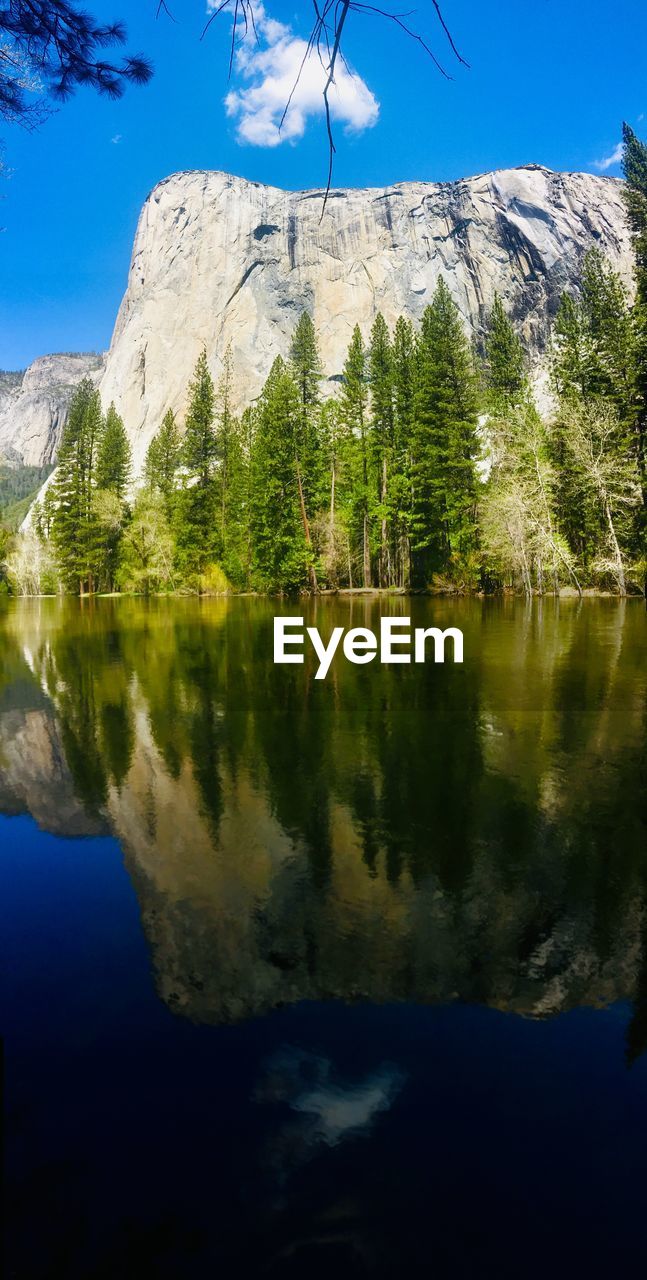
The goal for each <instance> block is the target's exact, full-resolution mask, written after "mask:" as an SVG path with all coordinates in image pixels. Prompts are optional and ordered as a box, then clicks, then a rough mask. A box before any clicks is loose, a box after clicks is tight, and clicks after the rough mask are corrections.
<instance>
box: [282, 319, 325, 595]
mask: <svg viewBox="0 0 647 1280" xmlns="http://www.w3.org/2000/svg"><path fill="white" fill-rule="evenodd" d="M290 369H291V372H292V376H293V378H294V381H295V383H296V386H297V388H298V391H299V399H300V402H301V414H300V417H299V425H298V430H297V432H296V435H295V440H294V449H295V465H296V474H297V483H298V486H299V500H300V506H301V512H302V522H303V529H304V536H305V539H306V544H307V545H308V546H309V547H311V546H312V536H311V531H310V525H311V522H312V519H313V517H314V514H315V512H316V510H317V508H318V506H319V501H320V498H321V496H322V494H321V487H322V480H323V476H322V463H323V459H322V456H321V449H320V441H319V438H318V432H317V427H318V425H319V420H320V419H319V412H318V410H319V383H320V381H321V378H322V366H321V359H320V356H319V348H318V345H317V335H316V333H315V327H314V324H313V323H312V319H311V317H310V316H309V315H308V313H307V312H306V311H304V313H303V315H302V316H301V318H300V320H299V322H298V324H297V327H296V329H295V331H294V335H293V337H292V343H291V345H290ZM310 585H311V587H312V589H313V590H314V591H316V589H317V575H316V569H315V565H314V558H313V557H311V563H310Z"/></svg>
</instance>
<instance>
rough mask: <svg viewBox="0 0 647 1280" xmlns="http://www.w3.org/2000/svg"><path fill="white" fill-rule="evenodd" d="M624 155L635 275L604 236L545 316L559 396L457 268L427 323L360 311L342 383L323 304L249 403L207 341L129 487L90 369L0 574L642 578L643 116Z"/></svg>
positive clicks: (485, 583) (611, 582) (120, 429)
mask: <svg viewBox="0 0 647 1280" xmlns="http://www.w3.org/2000/svg"><path fill="white" fill-rule="evenodd" d="M624 173H625V178H626V184H625V201H626V206H627V217H628V220H629V224H630V229H631V234H632V240H633V246H634V252H635V282H634V283H635V288H634V290H632V293H631V294H629V293H628V292H627V290H626V289H625V287H624V285H623V283H622V281H621V280H620V278H619V277H618V276H617V275H616V274H615V272H614V271H613V270H612V268H611V266H610V264H609V263H608V262H607V261H606V260H605V259H604V257H603V256H602V255H601V253H600V252H599V251H598V250H593V251H591V252H590V253H588V255H587V256H586V258H585V260H584V262H583V267H582V275H581V287H580V290H579V294H578V296H577V297H573V296H570V295H565V296H563V297H562V299H561V303H560V306H559V309H558V312H557V314H556V316H555V318H554V322H553V326H552V334H551V339H550V346H549V366H550V382H551V399H552V404H553V409H552V411H551V413H550V414H549V415H547V414H540V412H539V411H538V409H537V407H536V405H535V402H534V399H533V394H532V390H531V385H530V382H529V369H528V362H527V357H526V352H525V351H524V347H523V344H522V341H521V339H520V338H519V336H518V335H517V333H516V331H515V328H514V326H513V324H512V320H511V318H510V317H509V316H508V315H507V314H506V311H505V308H504V306H503V304H502V302H501V300H500V299H499V298H498V297H495V299H494V304H493V307H492V310H491V312H490V314H489V316H488V317H487V322H486V325H485V330H484V333H483V336H482V339H481V341H480V343H479V345H478V347H477V346H476V345H475V344H472V343H470V341H469V339H468V337H467V336H466V333H465V329H464V326H463V322H462V319H461V316H460V314H459V312H458V309H457V307H456V304H455V303H454V301H453V299H452V296H451V293H450V291H449V289H448V287H447V285H446V283H445V281H444V280H443V278H442V277H441V278H440V279H439V281H438V285H437V287H436V291H435V293H434V296H433V299H432V301H431V303H430V305H429V306H428V307H427V308H426V310H425V312H424V314H423V316H422V320H421V323H420V325H419V326H414V325H413V324H412V322H411V321H410V320H409V319H407V318H405V317H400V318H399V319H398V320H397V323H396V324H395V326H394V327H393V328H392V329H390V328H389V326H388V325H387V324H386V322H385V320H384V318H383V316H382V315H380V314H378V315H377V317H376V319H375V321H374V323H373V326H372V328H371V330H370V333H362V332H361V330H360V328H359V327H358V326H355V329H354V331H353V333H352V337H351V340H350V344H349V347H348V351H347V354H346V359H345V363H344V367H343V371H342V378H341V384H340V385H339V384H335V390H334V393H332V392H330V390H327V389H326V387H325V380H324V373H323V368H322V364H321V359H320V355H319V348H318V339H317V333H316V330H315V326H314V324H313V321H312V318H311V317H310V315H309V314H307V313H304V314H302V316H301V317H300V319H299V321H298V323H297V325H296V328H295V330H294V334H293V337H292V342H291V347H290V352H289V357H288V358H287V359H283V358H281V357H277V359H276V360H275V361H274V364H273V366H272V368H271V371H270V373H269V376H268V378H267V381H266V383H265V386H264V388H263V391H262V393H261V395H260V397H259V398H258V399H257V400H256V401H254V403H251V404H249V405H248V406H247V407H246V408H245V409H244V410H243V411H242V412H241V413H238V412H236V411H235V406H237V405H238V404H239V403H240V396H239V394H238V389H237V386H236V368H235V358H234V355H233V353H232V351H231V350H228V351H227V354H226V357H225V360H224V368H223V373H222V376H221V378H220V381H219V382H218V384H217V385H214V382H213V380H212V377H211V374H210V371H209V359H208V357H209V353H208V352H206V351H203V352H202V354H201V355H200V357H199V359H198V361H197V365H196V367H195V371H194V375H193V379H192V381H191V383H190V385H189V387H188V388H187V409H186V415H185V419H184V422H183V424H182V427H180V424H179V423H178V421H176V418H175V416H174V414H173V412H172V411H170V410H169V411H168V412H167V413H166V416H165V417H164V419H163V421H162V422H160V424H159V429H158V431H157V434H156V435H155V437H154V439H153V440H152V443H151V444H150V447H149V449H148V454H147V457H146V463H145V468H144V475H143V477H142V478H141V480H140V481H139V483H138V485H137V486H133V483H132V481H133V474H132V461H131V454H130V446H129V442H128V433H127V429H126V426H125V424H124V422H123V421H122V419H121V418H120V416H119V414H118V413H117V411H116V409H115V407H114V405H110V406H109V407H108V408H107V411H106V412H105V413H104V411H103V409H102V405H101V402H100V398H99V393H98V392H97V391H96V390H95V388H94V387H93V385H92V383H91V382H90V381H85V382H83V383H81V385H80V386H79V388H78V389H77V391H76V394H75V396H74V399H73V402H72V405H71V408H70V412H69V416H68V420H67V424H66V426H65V429H64V434H63V438H62V442H61V447H60V452H59V458H58V466H57V469H56V472H55V473H54V476H53V477H52V479H51V482H50V483H49V484H48V485H47V486H46V488H45V490H44V492H43V493H42V494H41V497H40V499H39V500H38V502H37V503H36V504H35V505H34V507H33V508H32V517H31V528H30V529H29V531H28V532H27V533H25V534H23V535H20V536H15V535H12V534H11V533H10V531H9V530H7V529H4V530H0V562H2V564H3V569H2V574H3V581H2V583H0V589H4V590H5V591H13V592H15V593H17V594H39V593H41V592H51V591H58V590H64V591H66V592H70V593H75V594H86V593H94V592H114V591H128V592H141V593H144V594H148V593H151V592H159V591H189V592H198V593H207V594H210V593H219V592H222V591H229V590H234V591H260V592H272V593H288V592H297V591H311V592H314V591H318V590H336V589H347V588H351V589H353V588H364V589H365V588H380V589H386V590H388V589H392V590H396V589H400V590H435V591H447V592H451V591H457V592H470V591H484V592H491V591H497V590H503V589H508V590H516V591H522V592H524V593H525V594H526V595H529V596H530V595H533V594H543V593H545V592H557V591H560V590H562V589H564V588H565V587H570V588H571V589H572V590H573V591H576V592H580V593H581V592H582V591H583V590H584V589H597V590H609V591H613V592H617V593H619V594H621V595H624V594H628V593H630V592H641V591H644V583H645V576H646V572H647V560H646V552H645V533H646V528H647V524H646V514H645V512H646V507H645V503H646V497H647V477H646V470H647V467H646V461H647V450H646V443H645V429H646V424H647V146H646V145H645V144H644V143H642V142H641V141H640V140H639V139H638V138H637V137H636V135H635V134H634V133H633V131H632V130H631V129H630V128H629V127H628V126H625V127H624ZM329 386H330V384H328V387H329Z"/></svg>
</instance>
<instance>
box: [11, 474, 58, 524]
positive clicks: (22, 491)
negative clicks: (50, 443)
mask: <svg viewBox="0 0 647 1280" xmlns="http://www.w3.org/2000/svg"><path fill="white" fill-rule="evenodd" d="M51 473H52V467H51V466H48V467H25V466H18V467H9V466H0V521H1V522H2V523H3V524H5V525H7V527H8V528H10V529H17V528H18V527H19V526H20V524H21V523H22V521H23V520H24V518H25V516H26V514H27V511H28V510H29V507H30V506H31V503H32V502H33V500H34V497H35V495H36V494H37V493H38V491H39V489H40V488H41V487H42V485H43V484H44V483H45V481H46V479H47V477H48V476H49V475H51Z"/></svg>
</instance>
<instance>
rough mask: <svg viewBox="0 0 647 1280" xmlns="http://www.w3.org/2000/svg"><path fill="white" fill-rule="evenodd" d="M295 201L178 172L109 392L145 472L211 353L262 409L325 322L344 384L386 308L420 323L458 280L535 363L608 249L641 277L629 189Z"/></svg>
mask: <svg viewBox="0 0 647 1280" xmlns="http://www.w3.org/2000/svg"><path fill="white" fill-rule="evenodd" d="M322 204H323V193H322V192H321V191H297V192H286V191H281V190H278V189H277V188H275V187H266V186H262V185H261V184H259V183H255V182H247V181H245V180H243V179H242V178H235V177H231V176H230V175H229V174H226V173H219V172H206V171H194V172H187V173H177V174H174V175H173V176H171V177H169V178H167V179H166V180H165V181H164V182H161V183H160V184H159V185H158V186H157V187H155V189H154V190H153V191H152V193H151V195H150V196H149V198H148V200H147V201H146V204H145V205H144V208H143V211H142V214H141V217H140V221H139V227H138V230H137V235H136V239H135V245H134V250H133V257H132V262H131V267H130V275H129V279H128V288H127V290H126V294H125V297H124V300H123V302H122V305H121V309H120V312H119V316H118V319H117V323H116V327H115V332H114V336H113V340H112V345H111V348H110V353H109V356H108V363H107V370H106V374H105V377H104V379H103V382H102V386H101V393H102V398H103V401H104V404H106V405H107V404H108V403H109V402H110V401H111V400H114V401H115V403H116V405H117V408H118V410H119V411H120V413H122V414H123V417H124V420H125V422H126V424H127V427H128V431H129V433H130V436H131V439H132V442H133V447H134V456H135V463H136V466H137V468H141V465H142V461H143V458H144V455H145V451H146V448H147V446H148V444H149V442H150V440H151V437H152V435H153V434H154V432H155V431H156V430H157V428H158V426H159V424H160V422H161V420H162V417H163V415H164V412H165V411H166V409H168V408H173V409H174V410H175V411H176V412H177V413H178V414H179V416H180V419H182V417H183V414H184V411H185V406H186V390H187V384H188V381H189V379H190V376H191V372H192V369H193V367H194V365H195V361H196V359H197V357H198V355H199V353H200V350H201V349H202V347H203V346H204V347H206V350H207V354H208V358H209V362H210V365H211V368H212V371H213V373H214V375H216V376H217V375H218V373H219V371H220V369H221V367H222V358H223V355H224V352H225V349H226V347H227V344H228V343H231V345H232V349H233V353H234V361H235V368H236V383H237V399H238V401H239V403H242V402H243V401H246V402H249V399H250V398H251V397H254V396H256V395H257V394H258V393H259V391H260V389H261V386H262V384H263V381H264V379H265V378H266V377H267V374H268V372H269V369H270V366H271V364H272V361H273V359H274V358H275V356H276V355H279V354H281V355H284V356H285V355H286V354H287V352H288V350H289V344H290V337H291V334H292V331H293V329H294V326H295V324H296V322H297V320H298V318H299V315H300V314H301V312H303V311H304V310H307V311H309V312H310V313H311V314H312V316H313V318H314V321H315V324H316V327H317V331H318V334H319V339H320V346H321V353H322V357H323V362H324V367H325V372H326V375H327V377H328V378H330V379H333V380H335V379H339V378H340V376H341V372H342V368H343V363H344V358H345V354H346V349H347V346H348V342H349V339H350V336H351V332H352V329H353V327H354V325H355V324H356V323H357V324H359V325H360V327H361V329H362V330H363V333H364V335H365V336H368V331H369V329H370V325H371V323H372V321H373V319H374V317H375V315H376V312H378V311H382V313H383V314H384V316H385V318H386V320H387V321H388V323H389V324H391V325H393V324H394V323H395V321H396V319H397V317H398V316H399V315H400V314H404V315H407V316H411V317H412V318H414V319H416V320H417V319H419V318H420V316H421V315H422V312H423V310H424V308H425V306H427V304H428V303H429V302H430V301H431V298H432V295H433V291H434V288H435V286H436V284H437V282H438V279H439V277H440V276H442V277H443V278H444V279H445V280H446V282H447V284H448V285H449V288H450V290H451V292H452V295H453V297H454V299H455V301H456V303H457V305H458V307H459V310H460V312H461V314H462V316H463V318H464V320H465V324H466V327H467V329H468V331H470V333H472V334H473V335H475V336H478V335H479V334H480V333H481V332H482V327H483V323H484V319H485V316H486V314H487V312H488V310H489V309H490V307H491V305H492V301H493V297H494V293H495V291H498V293H499V294H500V295H501V297H502V298H503V300H504V302H505V304H506V306H507V308H508V309H509V311H510V312H511V314H512V316H513V318H514V320H515V323H516V324H517V327H518V329H519V332H520V333H521V334H522V336H523V338H524V341H525V342H526V344H527V346H528V349H529V351H530V354H531V356H532V357H539V356H540V355H541V353H542V351H543V349H544V347H545V342H546V338H547V335H548V331H549V322H550V318H551V316H552V315H553V314H554V312H555V310H556V307H557V305H558V301H559V296H560V294H561V293H562V292H563V291H564V290H576V289H577V286H578V280H579V273H580V267H581V262H582V257H583V255H584V253H585V252H586V251H587V250H588V249H591V248H592V247H594V246H597V247H599V248H600V249H601V250H602V252H603V253H604V254H605V255H606V256H607V257H608V259H609V260H610V262H611V264H612V265H613V266H614V267H615V268H616V269H617V270H619V271H620V272H621V274H622V276H623V278H624V279H625V280H627V281H628V280H629V278H630V271H631V254H630V247H629V239H628V233H627V228H626V224H625V215H624V208H623V203H622V184H621V183H620V182H619V181H617V180H615V179H610V178H601V177H594V176H592V175H590V174H561V173H553V172H551V171H550V170H548V169H544V168H540V167H539V166H537V165H530V166H526V167H523V168H519V169H508V170H499V171H497V172H495V173H489V174H483V175H480V176H478V177H475V178H469V179H465V180H463V181H460V182H452V183H423V182H406V183H396V184H395V185H393V186H391V187H387V188H384V189H378V188H373V189H368V190H350V189H349V190H335V191H332V192H331V193H330V197H329V199H328V203H327V206H326V210H325V213H323V216H322Z"/></svg>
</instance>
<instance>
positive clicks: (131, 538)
mask: <svg viewBox="0 0 647 1280" xmlns="http://www.w3.org/2000/svg"><path fill="white" fill-rule="evenodd" d="M173 555H174V542H173V536H172V534H171V529H170V526H169V522H168V516H167V512H166V506H165V503H164V499H163V497H162V496H161V495H160V494H159V493H156V492H154V491H153V490H152V489H142V490H140V492H139V493H138V495H137V498H136V500H135V504H134V507H133V511H132V516H131V519H130V520H129V521H128V524H127V526H126V528H125V530H124V534H123V542H122V551H121V561H120V566H119V575H118V581H119V585H120V587H121V589H122V590H123V591H136V592H142V593H143V594H144V595H150V594H151V592H153V591H162V590H164V589H167V588H169V587H173V586H174V585H175V581H174V575H173Z"/></svg>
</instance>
